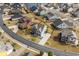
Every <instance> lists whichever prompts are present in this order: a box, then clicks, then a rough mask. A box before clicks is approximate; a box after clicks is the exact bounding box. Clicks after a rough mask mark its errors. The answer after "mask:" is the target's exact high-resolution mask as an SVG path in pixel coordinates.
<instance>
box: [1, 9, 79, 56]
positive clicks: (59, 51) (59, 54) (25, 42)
mask: <svg viewBox="0 0 79 59" xmlns="http://www.w3.org/2000/svg"><path fill="white" fill-rule="evenodd" d="M2 12H3V10H2V9H1V10H0V26H1V28H2V29H3V30H4V31H5V32H6V33H7V34H8V35H10V36H11V37H12V38H13V39H14V40H17V41H19V42H21V43H23V44H25V45H28V46H30V47H33V48H35V49H38V50H42V51H45V52H49V51H52V52H54V54H55V55H57V56H75V55H79V54H78V53H69V52H64V51H61V50H58V49H55V48H49V47H46V46H42V45H39V44H37V43H34V42H31V41H28V40H26V39H24V38H22V37H20V36H19V35H17V34H16V33H14V32H12V31H11V30H10V29H8V27H7V26H5V25H3V20H2Z"/></svg>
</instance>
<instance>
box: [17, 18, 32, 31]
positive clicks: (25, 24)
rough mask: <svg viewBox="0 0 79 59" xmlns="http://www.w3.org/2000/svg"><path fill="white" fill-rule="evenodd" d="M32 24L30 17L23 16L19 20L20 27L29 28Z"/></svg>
mask: <svg viewBox="0 0 79 59" xmlns="http://www.w3.org/2000/svg"><path fill="white" fill-rule="evenodd" d="M31 25H32V21H31V20H30V19H29V18H21V19H19V20H18V28H20V29H24V28H29V26H31Z"/></svg>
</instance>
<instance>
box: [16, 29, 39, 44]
mask: <svg viewBox="0 0 79 59" xmlns="http://www.w3.org/2000/svg"><path fill="white" fill-rule="evenodd" d="M17 34H18V35H20V36H22V37H23V38H25V39H26V40H30V41H33V42H36V43H37V42H39V41H40V39H39V38H38V37H33V36H32V35H30V34H28V33H27V32H23V31H21V30H18V32H17Z"/></svg>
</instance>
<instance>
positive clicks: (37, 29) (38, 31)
mask: <svg viewBox="0 0 79 59" xmlns="http://www.w3.org/2000/svg"><path fill="white" fill-rule="evenodd" d="M46 30H47V26H46V25H41V24H33V26H32V34H33V35H35V36H36V35H38V36H40V37H43V35H44V34H45V32H46Z"/></svg>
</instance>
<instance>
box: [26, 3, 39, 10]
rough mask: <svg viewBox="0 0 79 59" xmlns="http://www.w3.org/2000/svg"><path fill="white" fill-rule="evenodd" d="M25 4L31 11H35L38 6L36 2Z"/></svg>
mask: <svg viewBox="0 0 79 59" xmlns="http://www.w3.org/2000/svg"><path fill="white" fill-rule="evenodd" d="M25 6H26V8H27V9H29V10H31V11H35V10H36V9H37V7H38V4H37V3H26V4H25Z"/></svg>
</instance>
